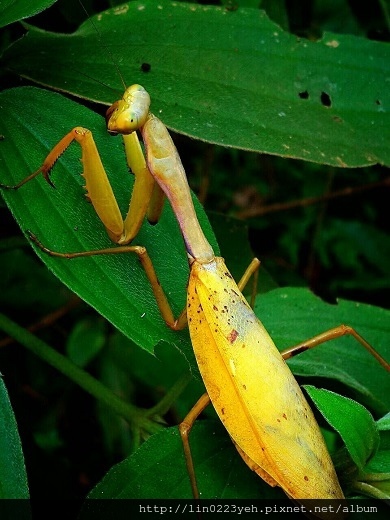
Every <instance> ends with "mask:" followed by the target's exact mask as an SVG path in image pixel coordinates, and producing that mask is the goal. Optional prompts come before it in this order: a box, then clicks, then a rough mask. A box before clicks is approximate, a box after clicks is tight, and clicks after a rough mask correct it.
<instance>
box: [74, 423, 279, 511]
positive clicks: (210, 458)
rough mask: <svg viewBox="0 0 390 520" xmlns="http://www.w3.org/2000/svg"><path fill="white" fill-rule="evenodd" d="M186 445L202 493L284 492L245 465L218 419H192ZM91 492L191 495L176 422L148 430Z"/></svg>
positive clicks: (226, 495) (108, 495) (262, 494)
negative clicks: (153, 432) (148, 434)
mask: <svg viewBox="0 0 390 520" xmlns="http://www.w3.org/2000/svg"><path fill="white" fill-rule="evenodd" d="M191 449H192V454H193V457H194V465H195V468H196V476H197V480H198V486H199V490H200V493H201V497H202V498H216V497H219V498H225V499H227V498H237V497H240V498H261V497H269V498H271V497H283V496H284V495H283V493H282V492H281V490H278V489H272V488H270V487H269V486H268V485H266V484H265V483H264V482H262V481H261V480H260V479H259V477H258V476H257V475H256V474H255V473H253V472H251V471H249V470H248V468H247V466H246V465H245V463H244V462H243V461H242V460H241V458H240V456H239V455H238V453H237V451H236V449H235V447H234V445H233V443H232V442H231V440H230V439H229V437H227V436H226V434H225V432H224V429H223V427H222V426H221V424H220V423H219V422H216V421H200V422H198V423H196V424H195V425H194V427H193V429H192V431H191ZM95 498H137V499H140V498H145V499H146V498H149V499H153V498H164V499H166V498H192V492H191V487H190V482H189V478H188V472H187V469H186V464H185V460H184V455H183V445H182V441H181V439H180V436H179V431H178V428H166V429H164V430H162V431H161V432H159V433H157V434H156V435H153V437H151V438H149V439H148V440H147V441H146V442H145V443H144V444H143V445H142V446H141V447H140V448H139V449H138V450H137V451H136V452H135V453H134V455H131V456H130V457H128V458H127V459H126V460H124V461H123V462H121V463H119V464H117V465H116V466H114V467H113V468H112V469H111V470H110V471H109V472H108V473H107V475H106V476H105V477H104V478H103V480H102V481H101V482H100V483H99V484H98V485H97V486H96V487H95V488H94V489H93V490H92V492H91V493H90V494H89V495H88V499H95ZM89 507H91V508H93V504H88V502H87V503H86V506H85V509H84V511H83V513H85V514H86V512H87V511H88V508H89ZM80 518H81V519H82V520H85V518H88V516H86V517H84V515H83V514H82V515H81V517H80ZM94 518H96V517H95V516H94Z"/></svg>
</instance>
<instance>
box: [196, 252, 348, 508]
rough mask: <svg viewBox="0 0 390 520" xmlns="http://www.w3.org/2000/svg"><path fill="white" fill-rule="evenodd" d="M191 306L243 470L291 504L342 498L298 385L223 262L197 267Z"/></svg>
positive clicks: (211, 389) (202, 355) (211, 387)
mask: <svg viewBox="0 0 390 520" xmlns="http://www.w3.org/2000/svg"><path fill="white" fill-rule="evenodd" d="M187 302H188V303H187V315H188V322H189V328H190V334H191V340H192V344H193V347H194V351H195V355H196V358H197V361H198V365H199V369H200V372H201V374H202V378H203V381H204V383H205V386H206V389H207V392H208V394H209V396H210V399H211V401H212V403H213V405H214V407H215V409H216V411H217V413H218V415H219V417H220V419H221V421H222V422H223V424H224V425H225V427H226V429H227V431H228V432H229V435H230V436H231V437H232V439H233V441H234V442H235V444H236V445H237V447H238V448H239V451H240V453H243V458H244V460H245V462H246V463H247V464H248V465H249V466H250V467H251V468H252V469H253V470H254V471H256V472H257V473H258V474H259V475H260V476H261V477H262V478H263V479H264V480H266V481H267V482H268V483H269V484H271V485H279V486H280V487H281V488H282V489H283V490H284V491H285V492H286V493H287V494H288V495H289V496H291V497H293V498H296V499H309V498H311V499H318V498H324V499H325V498H327V499H336V498H343V493H342V491H341V488H340V485H339V483H338V480H337V476H336V473H335V470H334V467H333V463H332V461H331V459H330V456H329V454H328V451H327V449H326V446H325V442H324V440H323V437H322V434H321V432H320V429H319V427H318V425H317V422H316V420H315V418H314V416H313V413H312V411H311V409H310V407H309V405H308V403H307V401H306V399H305V397H304V395H303V393H302V391H301V389H300V387H299V385H298V383H297V381H296V380H295V378H294V376H293V374H292V373H291V371H290V369H289V368H288V366H287V364H286V363H285V361H284V360H283V358H282V356H281V354H280V353H279V351H278V350H277V348H276V346H275V344H274V343H273V341H272V339H271V338H270V336H269V335H268V333H267V331H266V330H265V328H264V327H263V325H262V324H261V322H260V321H259V320H258V319H257V317H256V316H255V314H254V312H253V311H252V309H251V308H250V307H249V305H248V303H247V302H246V300H245V298H244V297H243V296H242V294H241V293H240V291H239V289H238V287H237V285H236V283H235V282H234V280H233V279H232V276H231V275H230V273H229V272H228V270H227V268H226V266H225V263H224V261H223V259H222V258H216V259H215V262H210V263H208V264H199V263H197V262H195V263H194V264H193V266H192V270H191V275H190V281H189V286H188V299H187Z"/></svg>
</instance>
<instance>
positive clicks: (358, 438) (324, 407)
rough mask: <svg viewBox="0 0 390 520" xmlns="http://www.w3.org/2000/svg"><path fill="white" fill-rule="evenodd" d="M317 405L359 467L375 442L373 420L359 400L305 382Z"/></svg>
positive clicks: (376, 433)
mask: <svg viewBox="0 0 390 520" xmlns="http://www.w3.org/2000/svg"><path fill="white" fill-rule="evenodd" d="M305 389H306V391H307V392H308V394H309V395H310V397H311V399H312V400H313V401H314V403H315V405H316V406H317V408H318V409H319V410H320V412H321V413H322V415H323V416H324V417H325V419H326V420H327V421H328V423H329V424H330V425H331V426H332V427H333V428H334V429H335V430H337V431H338V433H339V434H340V436H341V438H342V439H343V441H344V443H345V446H346V448H347V450H348V452H349V454H350V455H351V458H352V460H353V461H354V462H355V464H356V465H357V466H358V468H359V469H360V470H361V471H362V470H363V468H364V466H365V465H366V463H367V462H368V460H369V459H370V457H372V456H373V455H374V454H375V451H376V449H377V448H378V444H379V433H378V430H377V427H376V425H375V421H374V419H373V417H372V415H371V414H370V412H369V411H368V410H366V408H364V406H362V405H361V404H359V403H357V402H356V401H353V400H352V399H348V398H346V397H343V396H341V395H338V394H335V393H334V392H329V391H328V390H319V389H318V388H315V387H314V386H305Z"/></svg>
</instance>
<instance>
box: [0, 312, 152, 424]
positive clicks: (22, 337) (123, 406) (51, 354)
mask: <svg viewBox="0 0 390 520" xmlns="http://www.w3.org/2000/svg"><path fill="white" fill-rule="evenodd" d="M0 329H2V330H3V331H4V332H5V333H6V334H9V335H10V336H12V337H13V338H15V340H17V341H18V342H19V343H20V344H21V345H23V346H24V347H26V348H27V349H28V350H30V351H31V352H33V353H34V354H35V355H37V356H38V357H40V358H41V359H43V360H44V361H46V362H47V363H49V365H51V366H52V367H54V368H56V369H57V370H58V371H59V372H61V373H62V374H64V375H65V376H67V377H68V378H69V379H71V380H72V381H73V382H74V383H76V384H78V385H79V386H80V387H81V388H83V389H84V390H85V391H86V392H88V393H89V394H91V395H92V396H93V397H95V398H96V399H98V400H99V401H101V402H103V403H105V404H106V405H107V406H109V407H110V408H111V409H112V410H114V411H115V412H116V413H117V414H118V415H120V416H121V417H123V418H124V419H125V420H126V421H127V422H129V423H130V424H131V425H132V426H133V427H137V428H142V429H143V430H144V431H147V432H148V433H154V432H155V431H157V430H159V429H161V426H160V425H158V424H156V422H154V421H153V420H150V419H149V416H150V415H151V414H150V411H149V410H144V409H141V408H137V407H136V406H133V405H131V404H129V403H126V402H125V401H123V400H122V399H121V398H120V397H118V396H117V395H116V394H114V393H113V392H112V391H111V390H109V389H108V388H107V387H106V386H104V385H103V384H102V383H101V382H100V381H98V380H97V379H95V378H94V377H92V376H91V375H90V374H88V372H86V371H85V370H83V369H82V368H80V367H78V366H77V365H75V364H74V363H73V362H72V361H70V360H69V359H68V358H67V357H65V356H63V355H62V354H59V353H58V352H57V351H56V350H54V349H53V348H52V347H50V346H49V345H48V344H47V343H45V342H44V341H42V340H41V339H39V338H37V337H36V336H34V335H33V334H31V332H29V331H27V330H26V329H24V328H23V327H20V326H19V325H18V324H17V323H15V322H13V321H12V320H10V319H9V318H7V317H6V316H4V315H3V314H1V313H0Z"/></svg>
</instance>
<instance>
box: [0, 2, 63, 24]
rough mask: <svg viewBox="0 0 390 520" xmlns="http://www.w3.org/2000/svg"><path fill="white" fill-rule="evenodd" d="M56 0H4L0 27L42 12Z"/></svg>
mask: <svg viewBox="0 0 390 520" xmlns="http://www.w3.org/2000/svg"><path fill="white" fill-rule="evenodd" d="M55 2H56V0H34V2H31V0H18V1H17V2H15V0H2V1H1V4H0V27H4V26H5V25H8V24H10V23H13V22H17V21H19V20H22V19H23V18H29V17H30V16H34V15H35V14H38V13H40V12H41V11H43V10H44V9H46V8H47V7H49V6H50V5H52V4H54V3H55Z"/></svg>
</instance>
